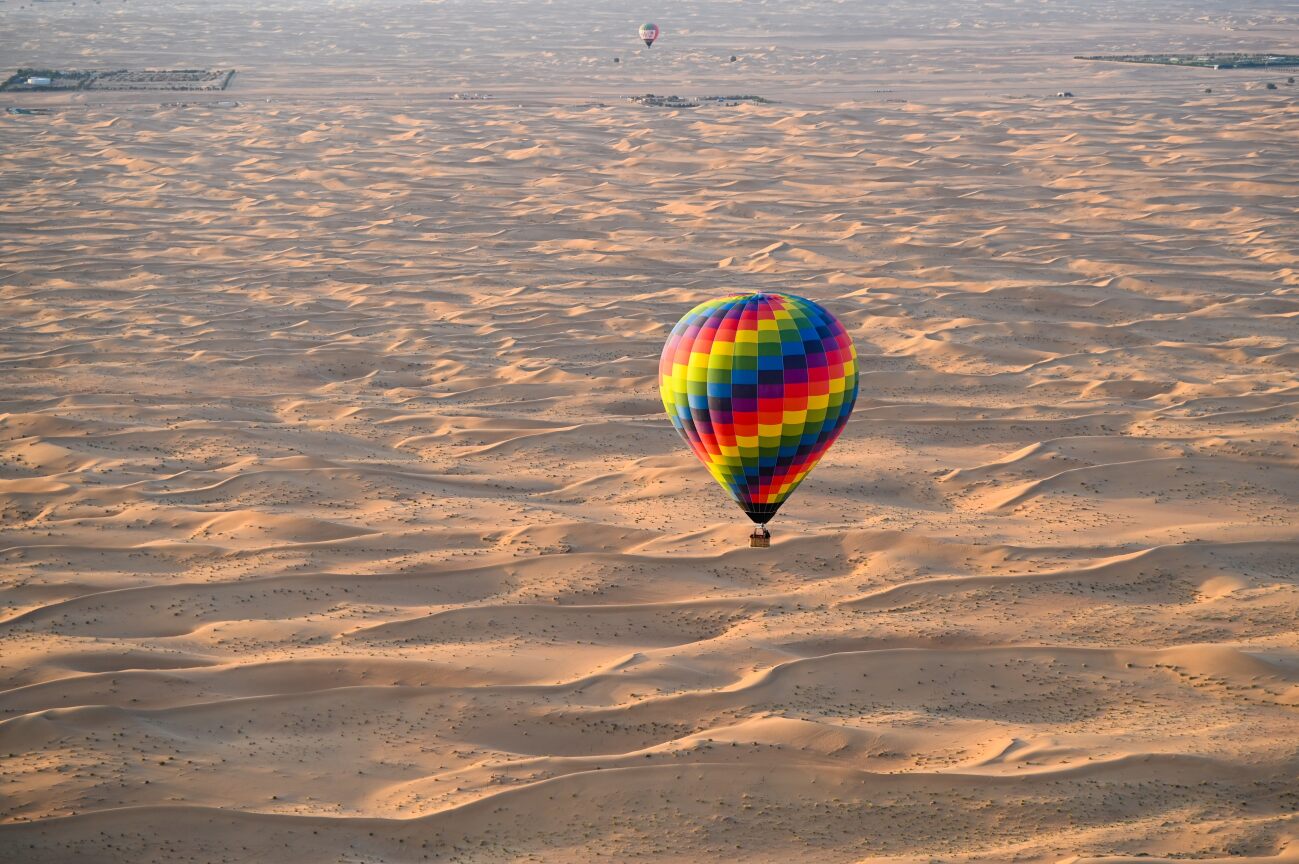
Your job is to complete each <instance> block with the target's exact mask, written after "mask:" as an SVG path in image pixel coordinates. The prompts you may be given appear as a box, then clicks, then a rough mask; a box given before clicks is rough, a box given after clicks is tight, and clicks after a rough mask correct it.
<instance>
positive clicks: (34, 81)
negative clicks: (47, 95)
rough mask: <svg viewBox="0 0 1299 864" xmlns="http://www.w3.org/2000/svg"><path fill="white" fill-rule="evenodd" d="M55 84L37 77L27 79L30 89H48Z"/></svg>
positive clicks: (50, 80) (47, 79) (48, 79)
mask: <svg viewBox="0 0 1299 864" xmlns="http://www.w3.org/2000/svg"><path fill="white" fill-rule="evenodd" d="M53 83H54V81H53V80H52V79H50V78H45V77H39V76H35V75H33V76H32V77H31V78H28V79H27V86H28V87H48V86H50V85H51V84H53Z"/></svg>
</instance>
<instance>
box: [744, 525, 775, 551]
mask: <svg viewBox="0 0 1299 864" xmlns="http://www.w3.org/2000/svg"><path fill="white" fill-rule="evenodd" d="M749 546H750V547H751V548H753V549H766V548H768V547H769V546H771V532H770V531H768V530H767V529H766V528H762V527H758V528H754V529H753V533H752V534H750V535H749Z"/></svg>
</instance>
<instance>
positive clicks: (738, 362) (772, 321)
mask: <svg viewBox="0 0 1299 864" xmlns="http://www.w3.org/2000/svg"><path fill="white" fill-rule="evenodd" d="M659 393H660V395H661V396H662V397H663V407H664V409H666V411H667V413H668V417H670V418H671V420H672V425H673V426H675V427H676V429H677V431H678V432H679V433H681V437H683V438H685V439H686V443H687V444H689V445H690V449H691V450H693V451H694V454H695V456H697V457H698V458H699V461H701V462H703V463H704V465H705V466H707V468H708V470H709V471H710V472H711V473H712V475H713V479H715V480H716V481H717V482H718V483H719V484H721V486H722V488H723V489H725V490H726V492H727V493H728V494H729V495H730V496H731V498H733V499H734V500H735V503H737V504H739V505H740V509H742V510H743V511H744V512H745V513H746V514H748V517H749V518H750V519H752V520H753V521H754V522H755V523H757V525H758V526H759V527H758V528H756V529H754V533H753V538H752V544H753V545H755V546H765V545H767V538H768V537H770V535H769V534H768V533H767V530H766V528H764V527H761V526H764V525H765V524H766V523H767V522H768V521H770V520H771V517H772V516H775V515H776V511H777V510H779V509H780V505H782V504H784V503H785V500H786V499H787V498H789V496H790V494H791V493H792V492H793V491H794V490H795V489H797V488H798V484H800V483H802V482H803V478H805V477H806V476H807V474H808V472H809V471H811V470H812V468H813V467H814V466H815V465H816V463H817V461H818V460H819V459H820V458H821V456H822V455H823V454H824V453H825V451H826V450H828V449H829V448H830V445H831V444H833V443H834V442H835V439H836V438H838V437H839V433H840V432H842V431H843V427H844V425H845V424H846V423H847V422H848V415H850V414H851V413H852V409H853V405H854V404H856V402H857V352H856V349H855V348H853V344H852V338H851V337H850V336H849V335H848V332H847V331H846V330H844V328H843V325H842V324H840V323H839V321H838V320H837V319H836V318H835V317H834V316H833V315H831V314H830V313H829V312H827V311H826V310H825V309H823V308H822V307H821V306H819V305H817V304H816V303H813V302H812V301H811V300H806V299H804V298H802V297H795V296H793V295H792V294H738V295H733V296H730V297H722V298H720V299H717V300H708V301H705V302H703V303H700V304H699V305H698V306H696V307H695V308H693V309H691V310H690V311H689V312H687V313H686V314H685V316H684V317H683V318H682V319H681V320H680V321H678V322H677V326H675V327H673V328H672V334H671V335H670V336H668V341H667V344H665V345H664V346H663V354H662V356H661V357H660V358H659Z"/></svg>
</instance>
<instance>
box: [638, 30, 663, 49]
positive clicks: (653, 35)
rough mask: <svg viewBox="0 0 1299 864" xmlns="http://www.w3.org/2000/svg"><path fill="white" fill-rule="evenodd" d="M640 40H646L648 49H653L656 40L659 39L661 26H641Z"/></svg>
mask: <svg viewBox="0 0 1299 864" xmlns="http://www.w3.org/2000/svg"><path fill="white" fill-rule="evenodd" d="M640 38H642V39H644V40H645V47H646V48H653V47H654V40H655V39H657V38H659V25H657V24H642V25H640Z"/></svg>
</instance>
